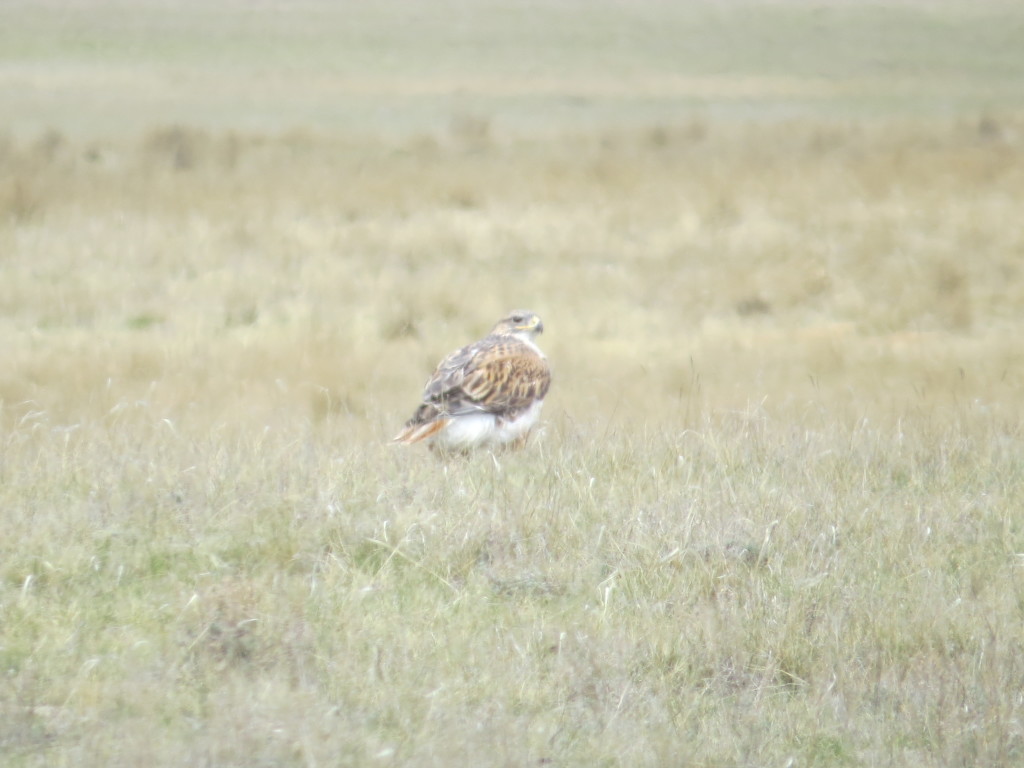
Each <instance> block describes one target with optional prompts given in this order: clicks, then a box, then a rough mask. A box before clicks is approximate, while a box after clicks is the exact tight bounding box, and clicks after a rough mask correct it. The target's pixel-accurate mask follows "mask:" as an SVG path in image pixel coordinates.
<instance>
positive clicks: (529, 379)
mask: <svg viewBox="0 0 1024 768" xmlns="http://www.w3.org/2000/svg"><path fill="white" fill-rule="evenodd" d="M550 385H551V368H550V367H549V366H548V361H547V359H546V358H545V357H544V356H543V355H542V354H540V353H539V352H538V351H537V349H536V347H534V346H532V345H531V344H527V343H526V342H524V341H520V340H519V339H516V338H514V337H508V336H488V337H487V338H485V339H482V340H480V341H478V342H476V343H475V344H470V345H469V346H467V347H463V348H462V349H459V350H456V351H455V352H453V353H452V354H450V355H448V357H446V358H445V359H444V360H442V361H441V363H440V364H439V365H438V366H437V370H436V371H434V375H433V376H431V377H430V381H428V382H427V385H426V387H425V388H424V390H423V402H424V403H428V404H430V405H433V406H434V407H435V408H437V409H438V410H439V411H440V412H441V413H442V414H445V415H448V416H459V415H461V414H465V413H472V412H474V411H484V412H485V413H493V414H496V415H502V416H514V415H516V414H517V413H519V412H521V411H523V410H525V409H527V408H529V407H530V406H531V405H532V404H533V403H534V402H535V401H536V400H540V399H542V398H543V397H544V395H546V394H547V391H548V387H549V386H550Z"/></svg>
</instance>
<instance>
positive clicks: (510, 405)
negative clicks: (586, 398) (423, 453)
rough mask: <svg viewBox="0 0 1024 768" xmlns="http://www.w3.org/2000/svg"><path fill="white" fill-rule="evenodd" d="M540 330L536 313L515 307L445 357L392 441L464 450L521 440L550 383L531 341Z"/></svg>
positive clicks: (545, 364) (546, 368)
mask: <svg viewBox="0 0 1024 768" xmlns="http://www.w3.org/2000/svg"><path fill="white" fill-rule="evenodd" d="M543 330H544V324H543V323H542V322H541V320H540V318H539V317H538V316H537V315H536V314H534V313H533V312H529V311H527V310H515V311H513V312H511V313H509V315H508V316H507V317H505V318H503V319H502V320H500V321H499V322H498V323H497V325H495V326H494V328H493V329H491V332H490V333H489V334H488V335H487V336H486V337H484V338H483V339H481V340H480V341H477V342H474V343H473V344H469V345H467V346H465V347H462V348H461V349H457V350H456V351H455V352H452V353H451V354H450V355H448V356H447V357H446V358H444V360H442V361H441V362H440V364H439V365H438V366H437V369H436V370H435V371H434V373H433V375H432V376H431V377H430V380H429V381H427V384H426V386H425V387H424V389H423V397H422V402H421V403H420V406H419V407H418V408H417V409H416V412H415V413H414V414H413V416H412V418H411V419H409V421H408V422H406V424H405V427H404V428H403V429H402V431H401V432H400V433H399V434H398V435H397V436H396V437H395V438H394V440H395V442H399V443H417V442H420V441H422V440H427V441H429V442H430V443H431V444H436V445H438V446H440V447H442V448H446V449H459V450H465V449H469V448H474V447H477V446H481V445H502V444H506V443H515V442H522V441H524V440H525V439H526V437H527V436H528V434H529V431H530V429H531V428H532V427H533V424H534V423H535V421H536V419H537V417H538V416H539V414H540V408H541V404H542V403H543V401H544V396H545V395H546V394H547V392H548V388H549V387H550V385H551V369H550V367H549V365H548V361H547V358H546V357H545V356H544V353H543V352H541V351H540V349H539V348H538V347H537V345H536V344H535V343H534V341H533V339H534V337H535V336H536V335H538V334H540V333H542V332H543Z"/></svg>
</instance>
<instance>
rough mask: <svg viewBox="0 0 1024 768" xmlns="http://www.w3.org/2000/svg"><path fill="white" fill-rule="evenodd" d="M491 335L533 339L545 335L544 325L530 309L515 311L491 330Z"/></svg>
mask: <svg viewBox="0 0 1024 768" xmlns="http://www.w3.org/2000/svg"><path fill="white" fill-rule="evenodd" d="M491 333H492V334H495V335H498V336H519V337H520V338H525V339H532V338H533V337H534V336H536V335H537V334H539V333H544V323H542V322H541V319H540V317H539V316H538V315H537V314H536V313H535V312H531V311H530V310H528V309H513V310H512V311H511V312H509V313H508V314H507V315H506V316H505V317H503V318H501V320H499V321H498V322H497V324H496V325H495V326H494V327H493V328H492V329H491Z"/></svg>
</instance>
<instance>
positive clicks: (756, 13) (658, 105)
mask: <svg viewBox="0 0 1024 768" xmlns="http://www.w3.org/2000/svg"><path fill="white" fill-rule="evenodd" d="M1022 30H1024V6H1021V4H1019V3H1013V2H980V3H967V2H958V3H951V2H936V3H924V2H896V3H885V4H863V3H855V2H830V3H809V2H807V3H803V2H773V3H748V2H729V3H719V2H692V3H691V2H687V3H670V2H663V1H661V0H645V1H641V2H629V3H618V2H608V0H598V1H597V2H575V1H571V0H570V1H568V2H555V3H545V4H542V5H537V4H531V3H501V2H436V3H429V4H417V3H409V2H382V3H357V2H340V3H334V2H324V1H319V2H318V1H315V0H314V1H313V2H304V3H297V4H287V5H284V4H280V3H239V2H226V3H198V2H187V3H164V2H155V1H153V0H150V1H147V2H135V3H130V2H121V3H113V2H106V3H61V2H25V1H24V0H14V1H13V2H7V3H5V4H4V5H3V8H2V9H0V103H3V104H4V113H5V115H4V120H5V123H6V124H7V129H8V130H11V131H14V132H15V133H17V134H19V135H26V134H27V135H31V134H32V133H34V132H38V131H40V130H44V129H47V128H56V129H59V130H62V131H74V132H76V133H83V134H88V135H100V134H106V135H110V134H111V133H116V134H118V135H121V136H125V135H132V134H135V133H138V132H139V131H141V130H143V129H145V128H148V127H151V126H153V125H161V124H166V123H171V122H184V123H187V124H189V125H200V126H204V127H209V128H215V129H234V130H239V129H242V130H249V131H260V132H268V131H269V132H277V131H280V130H286V129H290V128H294V127H315V128H318V129H323V130H328V131H330V132H337V131H344V132H348V133H358V134H378V135H386V136H396V135H397V136H407V135H409V134H413V133H419V132H428V133H431V132H436V131H438V130H444V129H445V128H446V127H447V126H448V124H449V123H450V122H451V120H452V119H453V116H456V117H457V116H460V115H465V114H469V115H471V116H479V117H485V118H487V119H489V120H491V121H492V122H493V124H494V126H495V128H496V129H497V130H498V131H499V132H500V133H501V134H502V135H505V134H516V135H522V134H536V133H545V134H548V133H550V132H552V131H560V130H565V129H594V128H606V127H608V126H609V125H618V126H637V125H649V124H652V123H659V122H666V121H667V122H673V121H678V120H680V119H685V118H688V117H690V116H693V115H694V114H697V115H698V116H701V117H704V118H716V119H717V118H720V117H721V118H726V119H741V120H747V119H751V118H754V119H778V118H788V117H799V116H816V117H849V116H861V117H864V116H867V117H879V116H885V115H892V114H894V113H895V114H902V115H911V116H920V115H926V116H927V115H937V116H948V115H950V114H958V113H962V112H965V111H968V112H979V111H985V110H990V111H991V110H995V111H1004V110H1019V109H1020V108H1021V107H1022V106H1024V88H1022V87H1021V83H1022V82H1024V62H1022V57H1021V55H1020V44H1019V43H1020V39H1021V34H1022Z"/></svg>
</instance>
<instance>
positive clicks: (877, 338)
mask: <svg viewBox="0 0 1024 768" xmlns="http://www.w3.org/2000/svg"><path fill="white" fill-rule="evenodd" d="M1022 137H1024V126H1022V125H1021V124H1020V123H1019V122H1014V121H1013V120H1011V119H1007V120H1004V121H1002V122H998V123H995V124H993V123H992V121H991V119H988V120H986V121H982V122H980V123H979V122H978V121H954V122H951V123H949V124H946V125H943V126H936V125H934V124H932V123H929V124H927V125H919V124H912V123H901V124H886V125H884V126H876V125H873V124H862V125H856V126H849V125H843V124H819V123H804V122H800V123H794V124H786V125H777V126H746V127H740V126H735V125H719V124H714V123H706V122H694V123H691V124H688V125H684V126H681V127H671V126H662V127H660V128H658V129H657V130H651V131H644V132H639V133H638V132H612V133H606V134H602V135H584V136H576V137H570V138H569V139H566V140H565V141H564V143H561V144H558V143H554V144H553V143H552V142H550V141H543V142H532V143H531V142H525V141H524V142H510V143H500V142H494V141H489V140H486V139H485V138H480V136H479V135H478V136H477V137H476V138H475V139H473V141H471V142H469V143H468V144H467V143H466V141H465V140H464V139H463V138H460V137H459V136H441V137H421V138H418V139H415V140H411V141H410V142H408V143H407V144H401V145H397V146H396V145H389V144H382V145H375V144H366V143H358V142H357V143H352V142H348V141H345V140H341V139H336V138H331V137H325V136H319V135H316V134H313V133H294V134H291V135H286V136H282V137H259V136H247V135H239V134H223V135H220V134H210V133H206V132H202V131H197V130H195V129H188V128H184V127H174V126H171V127H167V128H161V129H157V130H154V131H153V132H151V133H149V134H147V135H145V136H143V137H140V138H139V139H137V140H136V141H135V142H132V143H128V144H117V143H111V144H95V143H86V144H79V143H76V142H75V141H74V140H72V139H69V138H66V137H63V136H60V135H55V134H47V135H43V136H41V137H39V138H38V139H37V140H35V141H32V142H26V143H17V142H15V141H13V140H12V141H9V142H7V144H6V145H5V146H4V149H3V156H2V162H3V164H4V166H5V168H6V173H5V178H6V181H5V186H4V189H3V195H4V196H3V198H2V199H3V208H2V214H3V216H2V218H3V221H2V225H0V243H2V250H3V252H4V253H5V254H6V256H5V259H4V260H5V263H4V270H5V279H4V281H3V283H2V285H0V304H2V306H3V313H2V320H0V322H2V325H3V337H4V339H5V357H6V362H5V366H4V370H3V374H2V378H0V397H2V402H3V410H2V414H0V415H2V421H3V444H2V454H0V479H2V486H0V488H2V490H0V495H2V499H0V501H2V503H0V509H2V510H3V516H4V520H3V529H4V532H5V533H4V537H3V545H2V546H3V556H2V558H0V564H2V565H0V568H2V573H0V578H2V581H0V585H2V587H0V588H2V592H0V606H2V610H3V624H2V635H0V638H2V639H0V660H2V668H3V671H4V675H5V678H6V686H5V687H4V689H3V690H4V693H3V694H2V696H0V710H2V713H3V716H2V717H0V722H2V723H3V725H2V726H0V729H2V730H0V746H2V749H3V753H4V756H5V761H6V762H7V763H8V764H11V765H25V766H28V765H44V764H45V765H54V764H56V765H61V764H100V763H102V764H105V765H120V764H123V765H128V764H138V763H139V762H146V763H149V764H165V765H180V764H193V765H194V764H207V765H231V764H239V765H241V764H245V765H252V764H271V763H274V764H282V763H284V764H309V765H312V764H324V763H337V762H341V763H351V764H362V763H366V762H371V761H372V762H382V763H396V764H420V765H450V764H460V763H461V764H467V763H473V764H517V765H521V764H528V763H542V762H545V761H550V762H554V763H557V764H580V763H583V762H596V763H598V764H632V765H640V764H649V765H654V764H667V763H676V764H678V762H679V761H683V762H692V763H695V764H704V765H738V764H739V765H754V764H766V763H767V764H782V763H785V762H786V761H787V760H788V759H790V758H792V759H794V760H796V761H798V762H799V763H800V764H807V765H814V764H817V765H836V764H850V765H859V764H865V765H866V764H871V765H882V764H915V765H963V764H973V765H985V764H988V765H998V764H1006V763H1008V762H1012V761H1013V760H1016V759H1019V757H1020V755H1021V750H1022V741H1021V726H1020V716H1021V707H1022V702H1021V698H1020V689H1021V683H1022V678H1024V662H1022V660H1021V656H1020V654H1019V652H1018V651H1019V648H1020V645H1021V642H1022V639H1024V638H1022V636H1021V635H1022V630H1021V627H1022V626H1024V625H1022V623H1021V611H1022V607H1021V606H1022V603H1021V588H1022V586H1024V585H1022V577H1021V560H1020V558H1021V554H1020V553H1022V552H1024V527H1022V520H1021V517H1020V509H1021V508H1022V504H1024V483H1022V471H1024V459H1022V458H1021V457H1022V456H1024V439H1022V435H1021V419H1020V413H1021V405H1022V400H1021V376H1022V367H1021V366H1022V353H1021V349H1020V344H1019V338H1020V334H1021V332H1022V328H1021V324H1022V323H1024V319H1022V316H1021V314H1020V312H1019V307H1020V306H1021V305H1022V302H1024V296H1022V292H1024V289H1022V288H1021V282H1020V280H1019V270H1020V264H1021V256H1022V255H1024V230H1022V229H1021V228H1020V226H1019V225H1018V223H1017V218H1018V217H1017V215H1016V213H1017V208H1018V207H1019V200H1020V199H1021V195H1022V194H1024V171H1022V169H1024V164H1022V163H1021V162H1020V159H1021V152H1022V146H1024V144H1022V143H1021V142H1022ZM523 303H527V304H529V305H531V306H533V307H535V308H537V309H538V311H541V312H542V313H543V315H544V317H545V321H546V325H547V326H548V329H549V332H548V333H547V334H546V335H545V339H544V346H545V348H546V350H547V352H548V354H549V356H550V357H551V359H552V360H553V362H554V365H555V369H556V376H557V380H556V386H555V388H554V389H553V391H552V395H551V397H550V402H549V404H548V409H547V411H546V429H545V431H544V433H543V434H542V435H539V436H537V438H536V440H535V442H534V444H533V445H532V447H531V449H530V450H527V451H525V452H522V453H518V454H507V455H499V456H494V457H492V456H490V455H480V456H475V457H471V458H468V459H465V460H458V461H451V462H447V463H446V462H440V461H438V460H437V459H436V457H433V456H430V455H428V454H427V453H426V452H423V453H420V452H415V451H403V450H397V449H395V448H393V447H390V446H387V445H385V444H384V443H385V440H386V439H387V437H388V436H389V435H390V434H391V433H392V432H393V431H394V429H395V428H396V426H397V425H398V424H400V423H401V421H402V420H403V419H404V417H405V415H407V414H406V412H407V411H408V409H409V407H410V403H411V401H412V399H413V398H415V396H416V393H417V392H418V389H419V386H420V385H421V383H422V380H423V378H424V377H425V375H426V373H427V372H428V371H429V368H430V366H431V365H432V364H433V362H435V360H436V358H437V357H438V355H439V354H441V353H443V352H444V351H445V350H447V349H449V348H451V347H453V346H454V345H456V344H458V343H462V342H464V341H465V340H467V339H469V338H472V337H474V336H475V335H478V334H479V333H480V332H482V331H483V330H485V329H486V327H487V326H488V324H489V323H490V322H491V321H492V319H493V318H494V317H495V316H497V315H498V314H500V312H501V311H502V310H503V309H505V308H507V307H508V306H512V305H517V304H523Z"/></svg>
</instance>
